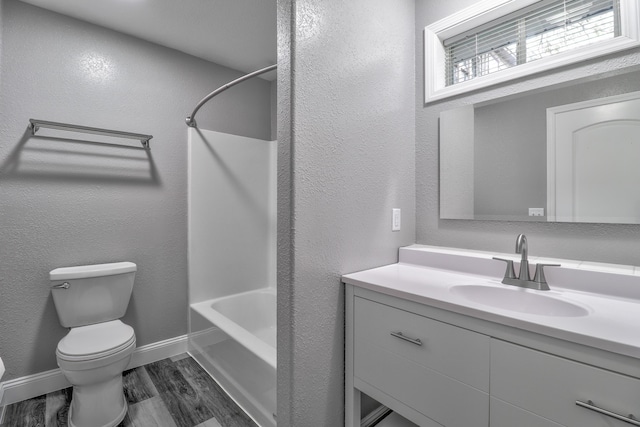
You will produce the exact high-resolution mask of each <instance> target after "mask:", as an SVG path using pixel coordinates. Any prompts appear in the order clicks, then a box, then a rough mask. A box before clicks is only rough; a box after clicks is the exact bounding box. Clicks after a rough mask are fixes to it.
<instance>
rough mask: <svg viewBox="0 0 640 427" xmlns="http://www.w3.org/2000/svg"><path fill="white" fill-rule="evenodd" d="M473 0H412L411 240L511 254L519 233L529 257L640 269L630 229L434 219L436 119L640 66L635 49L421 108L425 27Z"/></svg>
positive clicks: (637, 231) (634, 230)
mask: <svg viewBox="0 0 640 427" xmlns="http://www.w3.org/2000/svg"><path fill="white" fill-rule="evenodd" d="M473 2H474V1H473V0H452V1H447V2H444V1H439V0H416V45H415V47H416V239H417V242H418V243H422V244H432V245H442V246H454V247H461V248H470V249H484V250H495V251H500V252H505V251H506V252H508V251H510V250H512V248H513V245H514V242H515V237H516V235H517V234H518V233H526V234H527V236H528V237H529V250H530V252H529V253H530V254H531V255H545V256H551V257H559V258H573V259H582V260H589V261H602V262H612V263H621V264H634V265H640V251H638V239H639V238H640V228H639V227H638V226H635V225H606V224H562V223H557V224H556V223H533V222H505V221H465V220H441V219H439V216H438V185H439V184H438V115H439V114H440V111H443V110H448V109H451V108H456V107H458V106H462V105H465V104H469V103H476V102H481V101H487V100H491V99H495V98H497V97H501V96H506V95H511V94H514V93H519V92H523V91H526V90H529V89H537V88H541V87H545V86H548V85H550V84H558V83H563V82H566V81H569V80H571V79H574V78H585V79H590V78H593V79H596V78H597V77H596V76H598V75H599V74H601V73H612V72H614V70H616V69H618V68H620V67H623V66H631V67H633V68H635V69H637V68H638V67H639V66H640V50H639V49H634V50H631V51H626V52H623V53H620V54H614V55H609V56H607V57H604V58H600V59H593V60H590V61H586V62H583V63H580V64H578V65H573V66H569V67H563V68H561V69H560V70H558V71H553V72H545V73H542V74H538V75H535V76H533V77H530V78H525V79H519V80H516V81H515V82H511V83H506V84H501V85H497V86H493V87H491V88H488V89H484V90H479V91H476V92H473V93H472V94H470V95H467V96H459V97H455V98H453V99H450V100H444V101H441V102H437V103H434V104H430V105H427V106H425V105H424V95H423V94H424V82H423V79H424V75H423V65H422V64H423V48H424V44H423V42H422V38H423V31H424V27H425V26H427V25H429V24H431V23H433V22H435V21H437V20H439V19H442V18H444V17H445V16H447V15H449V14H451V13H454V12H456V11H458V10H460V9H462V8H464V7H467V6H469V5H471V4H472V3H473Z"/></svg>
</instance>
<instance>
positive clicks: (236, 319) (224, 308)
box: [191, 288, 276, 369]
mask: <svg viewBox="0 0 640 427" xmlns="http://www.w3.org/2000/svg"><path fill="white" fill-rule="evenodd" d="M191 308H192V309H194V310H195V311H197V312H198V313H200V315H202V316H203V317H205V318H207V319H209V320H210V321H211V323H212V324H214V325H215V326H217V327H218V328H220V329H222V330H223V331H224V332H225V333H227V334H228V335H229V336H231V337H233V339H235V340H236V341H238V342H239V343H240V344H242V346H244V347H246V348H247V349H249V351H251V352H252V353H253V354H255V355H256V356H258V357H259V358H260V359H262V360H264V361H265V362H267V363H268V364H269V366H271V367H272V368H273V369H276V294H275V291H274V290H273V289H270V288H266V289H259V290H257V291H250V292H245V293H242V294H236V295H229V296H226V297H222V298H218V299H214V300H208V301H203V302H199V303H197V304H192V305H191Z"/></svg>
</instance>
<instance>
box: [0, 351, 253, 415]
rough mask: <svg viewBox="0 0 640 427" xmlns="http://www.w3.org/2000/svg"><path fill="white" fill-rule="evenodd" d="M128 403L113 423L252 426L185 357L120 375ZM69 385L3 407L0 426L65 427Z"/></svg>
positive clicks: (213, 382) (193, 361) (162, 361)
mask: <svg viewBox="0 0 640 427" xmlns="http://www.w3.org/2000/svg"><path fill="white" fill-rule="evenodd" d="M123 382H124V394H125V398H126V399H127V403H128V405H129V411H128V413H127V416H126V417H125V419H124V420H123V421H122V422H121V423H120V424H119V426H118V427H156V426H157V427H257V425H256V424H255V423H254V422H253V421H252V420H251V419H250V418H249V417H248V416H247V415H246V414H245V413H244V412H243V411H242V409H240V408H239V407H238V406H237V405H236V404H235V402H234V401H233V400H231V398H230V397H229V396H227V394H226V393H225V392H224V391H223V390H222V389H221V388H220V386H218V384H217V383H216V382H215V381H214V380H213V379H211V377H210V376H209V374H207V373H206V372H205V371H204V369H202V367H200V365H198V363H197V362H196V361H195V360H193V359H192V358H191V357H190V356H188V355H186V354H185V355H182V356H177V357H173V358H170V359H164V360H160V361H158V362H154V363H151V364H149V365H145V366H142V367H139V368H135V369H131V370H129V371H125V372H124V374H123ZM71 390H72V389H71V388H67V389H64V390H60V391H56V392H53V393H49V394H46V395H43V396H38V397H34V398H33V399H28V400H24V401H22V402H18V403H14V404H12V405H8V406H7V407H5V408H4V412H3V416H2V424H0V426H1V427H67V414H68V411H69V404H70V403H71V395H72V393H71Z"/></svg>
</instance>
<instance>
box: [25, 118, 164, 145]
mask: <svg viewBox="0 0 640 427" xmlns="http://www.w3.org/2000/svg"><path fill="white" fill-rule="evenodd" d="M29 127H30V128H31V134H32V135H35V134H36V132H38V129H40V128H47V129H56V130H64V131H70V132H82V133H90V134H92V135H104V136H115V137H118V138H127V139H136V140H138V141H140V143H141V144H142V147H143V148H144V149H145V150H149V149H150V147H149V141H151V138H153V135H144V134H141V133H132V132H123V131H119V130H110V129H100V128H92V127H88V126H80V125H72V124H69V123H57V122H49V121H46V120H37V119H29Z"/></svg>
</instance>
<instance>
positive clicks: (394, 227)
mask: <svg viewBox="0 0 640 427" xmlns="http://www.w3.org/2000/svg"><path fill="white" fill-rule="evenodd" d="M392 212H393V214H392V215H391V216H392V220H391V231H400V209H393V211H392Z"/></svg>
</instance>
